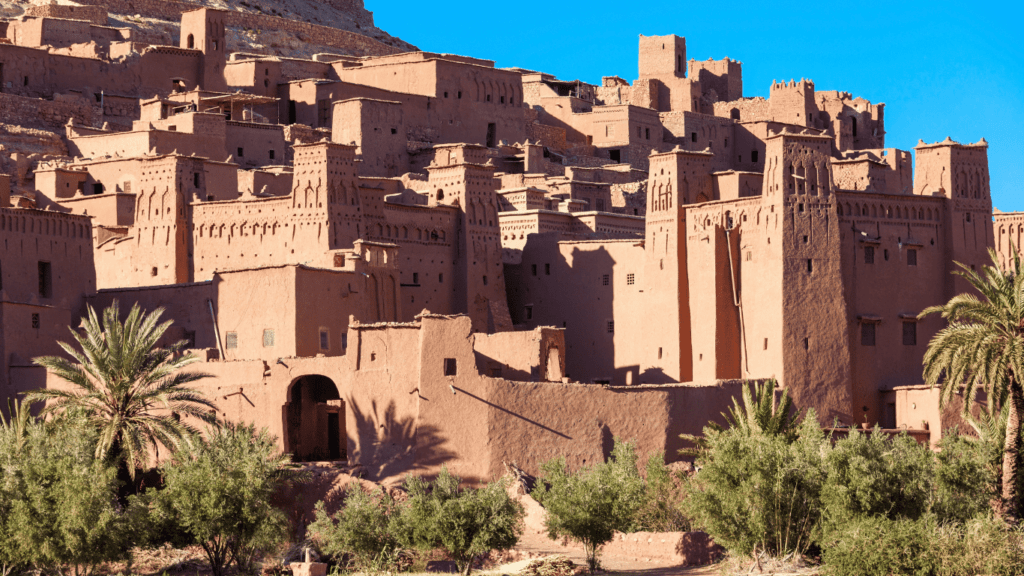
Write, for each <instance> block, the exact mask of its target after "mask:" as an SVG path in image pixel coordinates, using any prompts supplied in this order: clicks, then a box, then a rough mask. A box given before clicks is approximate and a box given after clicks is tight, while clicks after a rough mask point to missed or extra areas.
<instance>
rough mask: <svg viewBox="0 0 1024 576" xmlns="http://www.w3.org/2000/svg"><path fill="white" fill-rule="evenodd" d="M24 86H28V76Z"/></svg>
mask: <svg viewBox="0 0 1024 576" xmlns="http://www.w3.org/2000/svg"><path fill="white" fill-rule="evenodd" d="M23 84H24V85H25V86H28V76H25V80H24V82H23Z"/></svg>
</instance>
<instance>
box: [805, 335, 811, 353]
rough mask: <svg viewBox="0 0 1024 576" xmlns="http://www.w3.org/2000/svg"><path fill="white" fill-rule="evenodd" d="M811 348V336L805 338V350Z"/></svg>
mask: <svg viewBox="0 0 1024 576" xmlns="http://www.w3.org/2000/svg"><path fill="white" fill-rule="evenodd" d="M810 349H811V339H810V338H804V350H810Z"/></svg>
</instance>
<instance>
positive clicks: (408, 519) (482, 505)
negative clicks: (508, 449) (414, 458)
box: [394, 467, 526, 576]
mask: <svg viewBox="0 0 1024 576" xmlns="http://www.w3.org/2000/svg"><path fill="white" fill-rule="evenodd" d="M460 482H461V478H459V477H458V476H456V475H454V474H452V473H450V472H448V469H447V468H446V467H442V468H441V473H440V474H439V475H438V476H437V479H435V480H434V481H433V482H427V481H425V480H423V479H422V478H419V477H412V478H409V479H407V480H406V482H405V488H406V490H407V491H408V492H409V500H408V501H407V502H406V504H405V506H404V508H403V510H402V513H401V515H400V516H399V517H398V520H397V521H396V522H395V524H394V530H395V532H396V534H397V537H398V541H399V542H401V543H402V544H403V545H405V546H407V547H409V548H419V549H427V550H429V549H434V548H443V549H444V550H446V551H447V552H448V554H449V555H450V556H451V557H452V559H453V560H455V565H456V566H457V567H458V569H459V572H460V573H461V574H463V575H465V576H468V575H469V573H470V571H471V570H472V569H473V562H474V561H475V560H476V558H477V557H479V556H481V555H483V554H486V553H488V552H490V551H491V550H508V549H509V548H512V547H513V546H515V545H516V543H517V542H519V537H520V536H521V535H522V533H523V518H524V517H525V516H526V511H525V510H524V509H523V506H522V504H520V503H519V502H516V501H515V500H513V499H512V497H510V496H509V494H508V482H507V481H506V480H505V479H501V480H498V481H496V482H492V483H490V484H487V485H485V486H483V487H481V488H478V489H472V488H460V487H459V483H460Z"/></svg>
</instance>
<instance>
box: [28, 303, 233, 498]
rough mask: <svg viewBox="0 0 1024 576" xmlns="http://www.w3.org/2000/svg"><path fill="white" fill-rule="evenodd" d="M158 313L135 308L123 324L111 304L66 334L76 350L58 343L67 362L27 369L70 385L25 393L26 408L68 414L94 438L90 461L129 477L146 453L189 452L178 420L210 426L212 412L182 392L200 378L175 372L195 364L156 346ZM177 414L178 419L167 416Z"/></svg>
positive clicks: (176, 350)
mask: <svg viewBox="0 0 1024 576" xmlns="http://www.w3.org/2000/svg"><path fill="white" fill-rule="evenodd" d="M161 314H163V309H162V308H158V309H157V310H155V311H153V312H152V313H150V314H143V312H142V309H141V308H140V307H139V305H138V304H136V305H135V306H133V307H132V309H131V311H130V312H129V313H128V317H127V318H126V319H125V321H124V323H122V322H121V319H120V313H119V309H118V304H117V302H116V301H115V302H114V303H113V305H112V306H110V307H109V308H107V309H106V310H104V312H103V321H102V323H101V322H100V320H99V318H98V317H97V315H96V311H95V310H93V308H92V307H91V306H90V307H89V312H88V316H87V317H85V318H83V319H82V332H83V333H81V334H79V333H78V332H76V331H75V330H71V335H72V336H74V338H75V341H76V342H78V345H79V347H80V348H81V351H78V350H76V349H75V348H73V347H72V346H71V345H69V344H67V343H65V342H60V343H59V344H60V346H61V348H63V349H64V351H65V352H67V354H68V355H69V356H71V357H72V358H73V359H74V360H75V362H72V361H70V360H67V359H65V358H60V357H57V356H43V357H40V358H36V359H35V363H36V364H38V365H40V366H43V367H45V368H46V369H47V370H49V371H50V372H52V373H53V374H54V375H56V376H57V377H59V378H61V379H63V380H65V381H67V382H68V383H69V384H71V387H70V388H69V389H56V388H46V389H43V390H36V391H34V392H30V393H28V394H26V396H25V400H26V402H32V403H35V402H40V403H43V402H45V403H46V404H45V406H44V407H43V411H42V414H43V415H47V414H54V413H64V412H68V411H74V412H76V413H78V414H81V415H83V416H84V418H86V419H87V420H88V422H89V423H90V425H91V426H93V427H94V428H95V429H96V430H97V431H98V433H99V439H98V441H97V442H96V457H97V458H106V457H112V458H114V459H115V461H116V462H117V463H118V465H119V466H122V467H123V468H124V469H125V471H126V472H127V473H128V475H130V476H131V477H132V478H134V477H135V471H136V470H137V469H140V468H143V467H145V466H146V465H147V464H148V463H149V461H150V450H149V449H150V447H152V448H155V449H158V447H159V446H160V445H163V446H166V447H168V448H170V449H172V450H173V449H177V448H180V447H182V446H191V445H192V440H193V439H194V438H195V437H196V434H197V432H198V431H197V430H196V429H195V427H193V426H191V425H190V424H188V423H187V421H185V420H183V419H181V418H180V416H190V417H192V418H196V419H197V420H200V421H203V422H213V421H214V418H215V417H214V414H215V410H216V406H214V404H213V403H212V402H210V401H209V400H207V399H206V398H205V397H204V396H203V395H202V394H200V393H199V392H197V391H196V390H193V389H191V388H189V387H187V386H186V385H187V384H189V383H191V382H196V381H198V380H201V379H203V378H206V377H207V375H206V374H203V373H200V372H182V371H181V369H182V368H184V367H186V366H188V365H189V364H192V363H193V362H196V361H197V359H196V358H194V357H192V356H191V355H182V354H181V353H180V352H181V350H182V348H183V347H184V346H185V342H184V341H182V342H177V343H174V344H171V345H169V346H167V347H165V348H164V347H158V346H157V343H158V342H159V341H160V339H161V337H163V335H164V333H165V332H166V331H167V328H168V327H170V325H171V324H172V323H173V321H171V320H168V321H166V322H164V323H162V324H159V323H158V322H159V321H160V316H161ZM175 415H178V416H179V417H175Z"/></svg>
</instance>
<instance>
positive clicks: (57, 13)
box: [25, 3, 107, 26]
mask: <svg viewBox="0 0 1024 576" xmlns="http://www.w3.org/2000/svg"><path fill="white" fill-rule="evenodd" d="M25 14H26V15H28V16H39V17H44V18H65V19H68V20H88V21H89V22H91V23H93V24H95V25H97V26H106V25H107V10H106V8H104V7H103V5H102V3H101V4H100V5H99V6H66V5H63V4H46V5H43V6H28V7H27V8H26V9H25Z"/></svg>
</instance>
